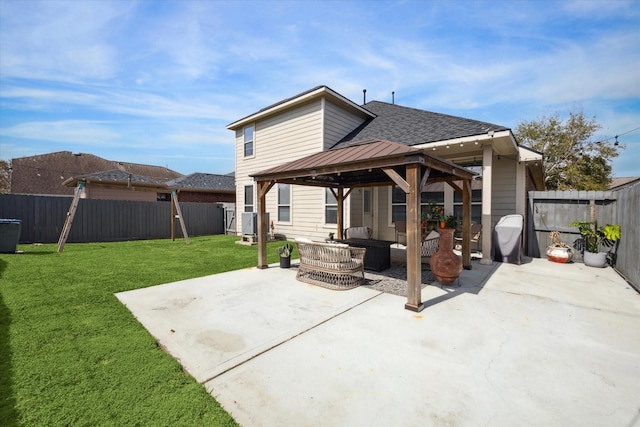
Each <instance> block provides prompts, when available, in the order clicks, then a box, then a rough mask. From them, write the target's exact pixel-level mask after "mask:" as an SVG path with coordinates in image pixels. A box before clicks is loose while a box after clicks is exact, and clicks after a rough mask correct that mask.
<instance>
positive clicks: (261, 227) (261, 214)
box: [258, 181, 275, 268]
mask: <svg viewBox="0 0 640 427" xmlns="http://www.w3.org/2000/svg"><path fill="white" fill-rule="evenodd" d="M274 184H275V181H258V268H269V264H268V263H267V229H268V227H267V204H266V198H267V193H268V192H269V190H271V188H272V187H273V186H274Z"/></svg>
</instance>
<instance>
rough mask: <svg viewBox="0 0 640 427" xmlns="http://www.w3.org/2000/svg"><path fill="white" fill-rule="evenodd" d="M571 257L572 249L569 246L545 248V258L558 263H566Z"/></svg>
mask: <svg viewBox="0 0 640 427" xmlns="http://www.w3.org/2000/svg"><path fill="white" fill-rule="evenodd" d="M571 258H573V250H572V249H571V248H565V247H558V246H549V247H548V248H547V259H548V260H549V261H552V262H557V263H559V264H566V263H568V262H569V261H571Z"/></svg>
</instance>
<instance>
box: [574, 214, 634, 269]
mask: <svg viewBox="0 0 640 427" xmlns="http://www.w3.org/2000/svg"><path fill="white" fill-rule="evenodd" d="M570 225H571V227H577V228H578V230H580V235H581V236H582V239H581V242H578V243H577V247H576V249H584V256H583V260H584V263H585V265H588V266H590V267H604V266H605V265H606V264H607V255H608V254H609V251H608V250H607V252H600V246H601V245H602V246H605V247H609V248H610V247H612V246H613V245H614V244H615V242H617V241H618V240H620V237H621V230H620V225H618V224H607V225H605V226H604V227H598V224H597V222H596V221H574V222H572V223H571V224H570ZM574 246H575V245H574Z"/></svg>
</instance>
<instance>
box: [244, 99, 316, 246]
mask: <svg viewBox="0 0 640 427" xmlns="http://www.w3.org/2000/svg"><path fill="white" fill-rule="evenodd" d="M321 105H322V102H321V100H315V101H312V102H310V103H308V104H304V105H302V106H299V107H297V108H294V109H292V110H290V111H286V112H283V113H281V114H278V115H276V116H273V117H269V118H267V119H265V120H262V121H259V122H257V123H255V124H254V125H255V133H254V157H250V158H244V151H243V133H242V129H238V130H236V189H237V195H238V199H237V204H236V218H238V219H239V218H240V217H241V215H242V212H243V211H244V187H245V185H253V186H254V211H257V201H258V199H257V194H256V185H255V183H254V182H253V179H252V178H251V177H250V176H249V175H250V174H252V173H255V172H259V171H262V170H265V169H268V168H271V167H274V166H278V165H281V164H282V163H286V162H289V161H292V160H296V159H299V158H301V157H304V156H308V155H310V154H313V153H317V152H318V151H321V150H322V134H323V132H322V110H321ZM308 190H313V191H312V192H315V193H316V196H315V197H310V196H309V195H308V194H307V193H308ZM323 194H324V193H322V189H317V188H316V189H307V188H303V187H301V186H295V185H294V186H292V187H291V223H283V224H280V223H278V192H277V188H275V187H274V188H273V189H271V190H270V191H269V193H268V194H267V197H266V209H267V212H269V217H270V219H271V220H273V223H274V231H275V233H278V234H285V235H286V236H287V237H288V238H289V237H290V236H292V233H293V234H295V235H304V233H306V232H307V230H308V229H309V228H312V227H311V224H308V226H307V227H303V228H302V229H301V226H302V225H303V223H302V221H301V220H300V218H305V217H307V216H309V215H311V217H312V218H315V217H314V216H313V214H315V216H316V217H317V216H318V215H319V211H321V213H322V214H323V213H324V205H322V209H319V208H318V202H317V200H318V199H321V198H322V195H323ZM323 222H324V220H323ZM317 223H318V218H316V221H315V223H314V224H313V225H315V224H317ZM236 224H238V225H237V227H238V228H237V230H238V233H241V231H242V230H241V223H240V221H239V220H238V221H236ZM269 231H270V230H269ZM327 234H328V231H327Z"/></svg>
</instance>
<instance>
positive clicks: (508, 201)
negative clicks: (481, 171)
mask: <svg viewBox="0 0 640 427" xmlns="http://www.w3.org/2000/svg"><path fill="white" fill-rule="evenodd" d="M516 166H517V162H516V161H515V160H511V159H507V158H504V157H502V158H501V159H500V160H498V157H497V156H495V155H494V156H493V179H492V184H493V185H492V187H493V188H492V189H491V200H492V202H493V206H491V223H492V225H495V224H496V223H497V222H498V221H499V220H500V218H501V217H503V216H504V215H511V214H514V213H516Z"/></svg>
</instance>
